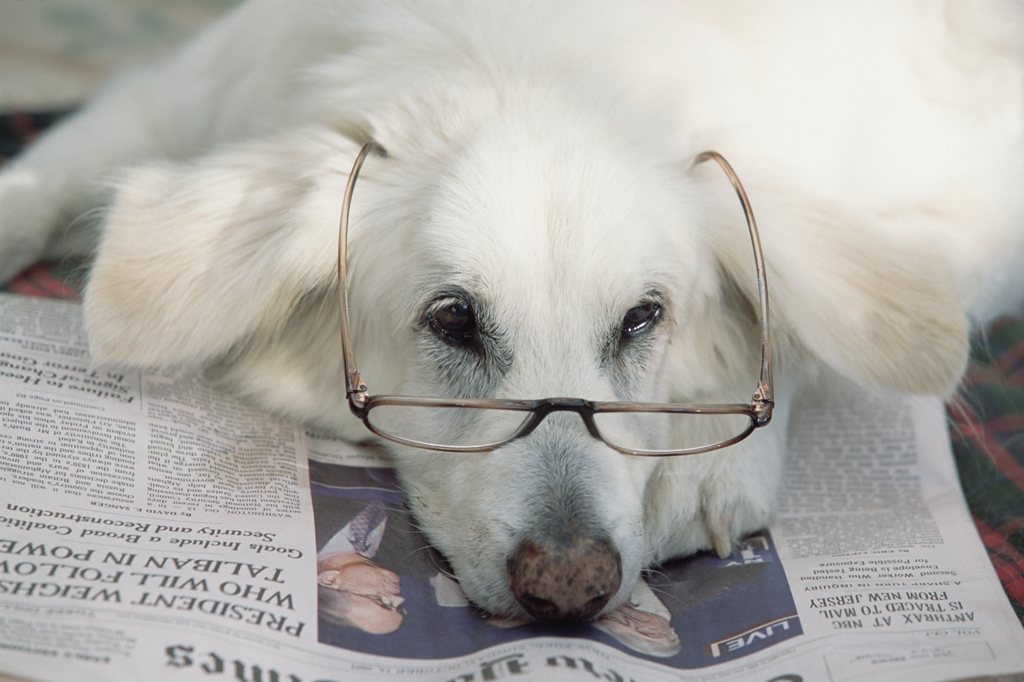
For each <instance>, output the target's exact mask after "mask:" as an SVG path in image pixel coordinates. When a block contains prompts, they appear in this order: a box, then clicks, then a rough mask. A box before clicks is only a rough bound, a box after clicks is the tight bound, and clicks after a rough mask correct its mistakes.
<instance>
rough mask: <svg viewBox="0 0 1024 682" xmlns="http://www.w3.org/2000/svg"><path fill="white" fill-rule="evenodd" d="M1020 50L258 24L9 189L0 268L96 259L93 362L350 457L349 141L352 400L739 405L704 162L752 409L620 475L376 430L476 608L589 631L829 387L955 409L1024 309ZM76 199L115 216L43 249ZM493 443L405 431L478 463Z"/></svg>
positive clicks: (574, 449)
mask: <svg viewBox="0 0 1024 682" xmlns="http://www.w3.org/2000/svg"><path fill="white" fill-rule="evenodd" d="M1021 36H1024V22H1022V19H1021V13H1020V10H1019V8H1018V7H1017V6H1015V5H1003V4H985V5H975V4H970V3H966V2H955V3H949V4H948V5H947V4H941V3H938V2H931V3H894V2H884V1H883V2H878V3H871V2H849V3H820V2H807V3H806V4H803V5H780V4H778V3H768V4H766V3H759V2H750V3H732V2H716V3H694V4H685V3H682V2H664V3H662V2H657V1H651V2H643V3H641V2H632V1H631V2H595V1H594V0H588V1H587V2H579V3H577V2H569V1H567V0H550V1H545V0H537V1H534V2H530V1H523V2H513V1H510V0H509V1H506V0H486V1H483V0H481V1H476V2H475V1H473V0H451V1H446V0H437V1H423V2H414V1H411V0H409V1H397V0H396V1H384V0H367V1H365V2H364V1H362V0H288V1H284V0H252V2H249V3H248V4H245V5H243V6H242V7H240V8H239V9H238V10H236V11H234V12H233V13H231V14H230V15H229V16H227V17H226V18H225V19H224V20H222V21H221V22H219V23H218V24H216V25H215V26H213V27H212V28H211V29H210V30H208V31H207V32H205V33H204V34H202V35H201V36H200V37H199V38H198V39H197V40H196V41H195V42H193V43H191V44H190V45H188V46H187V47H185V48H184V49H183V50H182V51H181V52H180V53H178V54H177V55H175V56H174V57H173V58H171V59H170V60H169V61H167V62H165V63H162V64H158V65H156V66H153V67H151V68H145V69H141V70H138V71H136V72H134V73H130V74H127V75H125V76H123V77H121V78H120V79H119V80H117V81H115V82H114V83H113V84H112V85H110V86H109V88H107V89H106V90H105V91H104V92H102V93H101V94H100V95H99V96H98V97H97V98H96V100H95V101H94V102H93V103H92V104H90V105H89V106H88V107H87V108H86V109H84V110H83V111H82V112H81V113H80V114H78V115H77V116H75V117H73V118H72V119H70V120H68V121H67V122H66V123H64V124H63V125H62V126H60V127H59V128H58V129H56V130H54V131H53V132H52V133H50V134H49V135H47V136H46V137H45V138H44V139H43V140H41V141H40V142H39V143H38V144H37V145H36V146H34V147H33V148H32V149H31V150H30V151H29V152H28V153H27V154H26V155H25V156H24V157H23V158H21V159H20V160H18V161H16V162H14V163H11V164H10V165H9V166H8V167H7V168H6V169H5V170H4V171H3V173H2V174H0V274H3V275H5V276H7V277H10V276H13V275H14V274H16V273H17V272H18V271H19V269H20V268H22V267H23V266H25V265H27V264H29V263H31V262H33V261H35V260H36V259H38V258H40V257H43V256H54V255H60V254H62V253H67V252H69V251H78V250H84V249H86V248H92V247H93V246H95V244H93V245H92V246H90V241H91V240H94V239H95V240H96V242H97V243H98V251H97V256H96V260H95V265H94V269H93V272H92V276H91V281H90V282H89V285H88V288H87V291H86V298H85V314H86V318H87V324H88V328H89V333H90V338H91V341H92V346H93V351H94V353H95V355H96V356H97V357H98V358H101V359H113V360H118V361H122V362H130V363H137V364H139V365H163V364H168V363H194V364H196V365H200V366H203V367H204V368H206V370H207V371H208V373H209V375H210V376H213V377H215V378H217V379H218V380H219V381H220V382H222V383H223V384H224V385H225V386H228V387H230V388H231V389H232V390H234V391H236V392H238V393H239V394H242V395H244V396H246V397H248V398H249V399H251V400H253V401H256V402H258V403H260V404H262V405H264V406H266V407H268V408H270V409H272V410H274V411H276V412H279V413H283V414H285V415H290V416H291V417H294V418H296V419H301V420H304V421H306V422H309V423H311V424H315V425H317V426H319V427H322V428H326V429H330V430H332V431H334V432H336V433H339V434H342V435H343V436H344V437H346V438H350V439H352V440H364V439H366V438H367V437H369V435H370V434H369V432H368V431H367V430H366V428H365V427H364V425H363V424H361V423H360V422H359V420H357V419H356V418H354V417H353V416H352V414H350V411H349V407H348V405H347V404H346V403H347V399H346V383H345V377H344V369H343V363H342V353H341V349H340V344H339V339H338V328H339V314H338V312H337V304H336V300H337V299H336V296H337V280H336V276H337V270H336V267H337V264H336V254H335V249H336V245H337V239H338V216H339V211H340V208H341V203H342V202H341V197H342V193H343V189H344V187H345V183H346V180H347V178H348V176H349V172H350V169H351V167H352V164H353V159H354V158H355V156H356V154H357V152H358V151H359V149H360V148H361V146H362V145H363V144H364V143H365V142H367V141H368V140H371V139H372V140H375V141H376V142H378V143H379V144H380V145H382V146H383V148H384V149H386V152H387V153H386V156H385V155H379V154H378V155H372V156H370V157H369V158H368V159H367V161H366V164H365V166H364V167H363V171H362V175H361V177H360V180H359V182H358V185H357V186H356V187H355V192H354V198H353V201H352V218H351V229H350V236H351V239H350V242H349V256H348V268H349V283H350V300H349V305H350V319H351V324H352V336H353V339H354V357H355V360H356V361H357V362H358V367H359V370H360V371H361V372H362V377H363V378H364V379H365V380H366V382H367V383H368V384H369V386H370V392H371V393H372V394H376V395H381V394H391V395H404V396H424V397H435V398H474V399H478V398H500V399H523V400H525V399H541V398H548V397H559V396H568V397H571V398H580V399H587V400H593V401H641V402H660V403H705V404H708V403H747V402H749V400H750V395H751V391H752V390H754V388H755V386H756V385H757V376H758V369H759V367H760V365H759V362H760V352H761V343H760V341H761V334H760V333H759V312H758V311H759V306H758V296H759V285H758V281H757V275H756V271H755V266H754V256H753V251H752V249H751V239H750V235H749V233H748V232H747V228H746V225H745V224H744V214H743V212H742V210H741V208H740V203H739V202H738V201H737V200H736V196H735V194H733V191H732V188H731V187H730V185H729V182H728V180H727V179H726V178H725V176H723V175H722V174H721V172H720V171H719V170H718V169H716V168H713V167H712V166H713V164H702V165H700V166H695V165H694V159H695V157H696V155H697V154H698V153H699V152H701V151H703V150H705V149H713V150H716V151H718V152H721V153H722V154H723V155H724V156H725V157H726V158H727V159H728V160H729V161H731V162H732V165H733V166H734V167H735V169H736V171H737V173H738V175H739V177H740V179H741V180H742V182H743V183H744V185H745V186H746V189H747V192H748V193H749V196H750V201H751V203H752V206H753V209H754V213H755V214H756V216H757V219H758V222H759V224H760V231H761V240H762V243H763V247H764V254H765V260H766V261H767V265H768V277H767V281H768V284H769V286H768V290H769V291H770V303H771V312H772V314H773V318H772V325H773V327H772V333H773V337H774V344H775V346H774V350H775V359H776V361H777V365H778V371H777V378H778V384H779V387H778V389H777V392H776V403H777V407H776V423H774V424H773V425H772V426H771V427H769V428H767V429H758V430H757V431H756V432H755V433H754V434H753V435H752V436H750V437H749V438H747V439H746V440H743V441H742V442H740V443H738V444H736V445H732V446H730V447H726V448H724V449H719V450H715V451H712V452H707V453H703V454H696V455H690V456H677V457H637V456H629V455H627V454H622V453H621V452H619V451H617V450H615V449H613V448H612V447H610V446H609V445H606V444H605V442H604V441H603V440H602V439H600V438H598V437H596V436H595V435H594V434H593V433H591V432H588V428H587V426H586V425H585V422H584V420H583V419H582V418H581V416H582V415H578V414H573V413H571V412H565V411H560V412H554V413H552V414H550V415H548V416H547V417H546V418H545V419H544V421H543V422H541V423H540V424H539V425H538V426H537V428H536V429H535V430H534V431H533V432H531V433H530V434H529V435H525V436H523V437H521V438H518V439H515V440H512V441H511V442H509V443H507V444H503V445H501V446H500V447H496V448H494V449H492V450H489V451H485V452H477V453H467V452H444V451H436V450H435V451H432V450H425V449H422V448H417V447H408V446H403V445H400V444H395V443H390V446H391V451H392V452H393V455H394V458H395V462H396V466H397V468H398V471H399V474H400V476H401V479H402V481H403V483H404V485H405V487H406V490H407V492H408V499H409V504H410V506H411V508H412V511H413V512H414V514H415V516H416V518H417V520H418V522H419V523H420V525H421V526H422V528H423V530H424V531H425V533H426V534H427V536H428V537H429V538H430V540H431V541H432V542H433V543H434V544H435V545H436V546H437V547H438V548H439V549H440V550H441V551H442V552H444V554H445V555H447V557H448V559H449V560H450V562H451V565H452V567H453V568H454V570H455V573H456V574H457V577H458V579H459V581H460V583H461V585H462V587H463V588H464V590H465V592H466V593H467V595H468V596H469V598H470V599H471V600H472V601H474V602H475V603H476V604H478V605H479V606H481V607H483V608H485V609H487V610H489V611H492V612H494V613H498V614H505V615H512V616H521V615H523V614H524V612H527V613H530V614H532V615H534V616H536V617H539V618H559V617H592V616H595V615H597V614H598V613H600V612H602V611H608V610H611V609H613V608H615V607H617V606H618V605H619V604H621V603H623V601H624V600H625V599H626V598H627V597H628V595H629V594H630V592H631V590H632V588H633V586H634V584H635V582H636V581H637V579H638V576H639V574H640V571H641V570H642V569H643V568H644V567H645V566H649V565H652V564H654V563H656V562H658V561H661V560H664V559H667V558H670V557H673V556H676V555H682V554H686V553H691V552H695V551H698V550H703V549H708V548H714V549H716V550H717V551H718V552H719V553H721V554H723V555H724V554H727V553H728V552H729V551H730V548H731V546H732V544H733V543H734V542H735V541H736V540H737V538H739V537H740V536H742V535H743V534H744V533H747V532H749V531H752V530H755V529H757V528H759V527H761V526H762V525H763V524H765V523H766V521H767V520H768V519H769V517H770V514H771V510H772V501H773V497H774V492H775V490H776V485H777V482H778V479H779V475H780V473H779V472H780V468H781V460H782V452H783V446H784V442H783V436H784V432H785V422H784V421H783V420H784V418H785V414H786V411H787V406H788V404H789V398H790V396H792V394H793V392H794V391H795V390H796V387H797V386H798V385H799V383H798V382H800V381H805V380H808V378H810V379H812V380H813V378H814V372H815V370H816V368H822V367H825V368H829V372H836V373H838V374H840V375H842V376H845V377H847V378H848V379H850V380H853V381H855V382H858V383H859V384H861V385H864V386H868V387H873V388H880V389H896V390H900V391H909V392H927V393H936V394H941V395H946V394H948V393H950V392H951V391H952V390H953V389H954V387H955V386H956V385H957V382H958V380H959V379H960V376H961V373H962V371H963V368H964V365H965V358H966V351H967V333H968V328H969V326H970V324H971V323H972V322H976V321H979V320H983V319H985V318H987V317H988V316H990V315H992V314H994V313H996V312H998V311H1000V310H1002V309H1003V308H1005V307H1007V306H1008V305H1011V304H1013V303H1015V300H1014V299H1013V297H1012V296H1011V295H1009V294H1007V293H1006V292H1011V293H1012V292H1015V293H1016V294H1019V293H1021V292H1024V267H1021V264H1022V261H1021V256H1022V255H1024V230H1022V229H1021V228H1020V221H1021V219H1022V217H1024V216H1022V213H1024V192H1022V187H1024V168H1022V163H1024V154H1022V151H1024V146H1022V141H1024V137H1022V136H1024V132H1022V131H1024V59H1022V47H1024V39H1022V38H1021ZM111 177H113V178H114V181H113V182H110V181H108V180H109V179H110V178H111ZM100 180H102V181H104V182H102V183H101V182H100ZM100 205H105V206H107V208H106V210H105V211H103V212H102V213H101V214H100V216H101V217H100V218H99V220H98V221H93V222H94V223H96V222H98V223H99V227H101V228H102V229H101V230H93V229H91V227H90V224H89V223H88V222H87V221H83V220H78V221H76V222H74V223H72V229H70V230H65V228H66V226H67V224H68V223H69V221H70V220H71V219H72V218H74V217H75V216H78V215H80V214H82V213H83V212H85V211H87V210H88V209H90V208H92V207H95V206H100ZM94 215H95V214H94ZM445 419H447V422H446V423H437V422H438V421H444V420H445ZM496 420H497V417H496V416H495V413H493V412H490V413H487V415H486V416H484V417H481V418H479V419H468V418H461V417H452V418H450V419H449V418H446V417H444V416H443V415H442V416H440V417H438V416H436V415H435V413H432V412H430V411H429V410H428V409H427V408H422V407H421V408H418V409H417V408H409V409H408V424H407V425H406V426H409V428H411V430H412V432H413V436H412V437H413V438H414V439H415V438H416V437H417V436H416V433H418V432H422V436H421V438H422V439H423V440H430V439H435V438H443V437H448V436H440V435H438V434H441V433H442V432H444V433H448V434H456V435H455V436H453V438H454V439H455V440H457V442H459V443H473V442H478V443H487V442H489V440H488V439H493V438H495V437H496V436H495V435H494V433H493V431H494V429H495V428H497V427H496V426H495V422H496ZM713 420H714V417H713V416H710V415H707V421H708V422H710V421H713ZM780 422H781V423H780ZM695 423H697V424H698V425H697V426H696V427H694V429H695V431H696V432H697V433H698V434H703V433H704V430H705V429H704V428H703V427H702V424H704V422H703V421H701V417H697V418H695ZM401 428H405V427H404V426H403V427H401ZM708 428H709V429H713V427H708ZM506 435H507V434H506ZM687 435H688V434H684V433H682V432H677V433H675V434H668V433H648V432H644V431H642V430H638V429H637V428H636V427H635V426H634V425H632V422H629V419H626V420H625V421H624V423H623V424H621V425H619V426H613V427H610V428H609V430H608V431H607V432H602V436H603V437H607V438H609V440H612V439H617V438H630V437H641V438H646V439H648V440H647V442H649V443H650V444H651V445H650V447H654V448H655V449H657V448H658V447H659V446H658V445H657V443H663V442H670V443H672V442H676V441H674V440H672V438H683V437H685V436H687ZM669 436H672V438H669ZM709 437H710V436H709Z"/></svg>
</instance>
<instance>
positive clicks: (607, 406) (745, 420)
mask: <svg viewBox="0 0 1024 682" xmlns="http://www.w3.org/2000/svg"><path fill="white" fill-rule="evenodd" d="M374 149H377V150H378V151H380V152H382V153H383V152H384V149H383V147H381V146H380V145H379V144H377V143H376V142H372V141H371V142H368V143H366V144H365V145H364V146H363V148H362V149H361V150H360V152H359V155H358V156H357V157H356V160H355V163H354V164H353V166H352V171H351V173H349V177H348V183H347V185H346V187H345V196H344V200H343V202H342V207H341V220H340V224H339V226H338V233H339V234H338V301H339V306H340V308H341V349H342V355H343V358H344V364H345V382H346V394H347V396H348V402H349V407H350V408H351V410H352V413H353V414H354V415H355V416H357V417H358V418H359V419H361V420H362V422H363V424H365V425H366V428H368V429H369V430H370V431H371V432H373V433H375V434H376V435H378V436H380V437H381V438H386V439H387V440H390V441H393V442H395V443H401V444H403V445H409V446H413V447H417V448H423V449H427V450H438V451H445V452H467V453H469V452H487V451H490V450H494V449H496V448H499V447H501V446H503V445H505V444H507V443H510V442H512V441H514V440H516V439H517V438H522V437H523V436H526V435H528V434H529V433H530V432H532V431H533V430H534V429H536V428H537V427H538V426H539V425H540V423H541V422H542V421H544V419H545V418H546V417H547V416H548V415H549V414H551V413H553V412H575V413H576V414H578V415H579V416H580V418H581V419H582V420H583V423H584V425H585V426H586V428H587V431H588V432H589V433H590V435H591V436H592V437H594V438H597V439H598V440H600V441H602V442H604V443H605V444H606V445H608V446H609V447H611V448H613V449H614V450H617V451H618V452H621V453H622V454H624V455H636V456H645V457H663V456H670V455H695V454H698V453H702V452H709V451H711V450H717V449H719V448H724V447H727V446H729V445H733V444H735V443H738V442H740V441H741V440H743V439H744V438H746V437H747V436H749V435H750V434H751V433H753V432H754V430H755V429H758V428H761V427H763V426H766V425H767V424H768V423H769V422H770V421H771V418H772V408H773V407H774V399H773V392H772V356H771V338H770V336H769V331H768V285H767V281H766V274H765V265H764V256H763V255H762V253H761V242H760V238H759V236H758V232H757V223H756V222H755V220H754V213H753V211H752V210H751V208H750V201H749V200H748V199H747V193H746V191H745V190H744V189H743V185H742V184H741V183H740V181H739V178H738V177H737V176H736V173H735V171H733V169H732V166H730V165H729V162H728V161H726V160H725V158H723V157H722V155H721V154H719V153H718V152H714V151H706V152H703V153H702V154H700V155H698V156H697V158H696V160H695V162H694V163H695V164H699V163H703V162H705V161H708V160H713V161H715V162H717V163H718V165H719V166H721V167H722V170H724V171H725V174H726V175H727V176H728V178H729V181H730V182H731V183H732V185H733V188H734V189H735V190H736V194H737V196H738V197H739V199H740V203H741V204H742V205H743V212H744V214H745V215H746V221H747V228H748V229H749V231H750V240H751V243H752V245H753V247H754V263H755V265H756V267H757V289H758V299H759V302H760V307H761V376H760V378H759V380H758V382H757V388H756V390H755V392H754V396H753V398H752V400H751V402H750V403H749V404H741V403H734V404H714V405H697V404H676V403H634V402H596V401H590V400H582V399H579V398H544V399H541V400H501V399H462V400H455V399H446V398H420V397H410V396H388V395H385V396H371V395H368V390H367V387H366V384H365V383H364V382H363V381H362V379H361V378H360V376H359V370H358V369H357V367H356V362H355V356H354V353H353V348H352V338H351V334H350V331H349V315H348V310H349V309H348V272H347V265H346V252H347V246H348V219H349V208H350V206H351V203H352V191H353V189H354V187H355V182H356V178H357V177H358V176H359V170H360V169H361V168H362V165H363V161H365V159H366V157H367V155H368V154H369V153H370V152H371V151H372V150H374ZM466 434H475V435H474V436H467V435H466Z"/></svg>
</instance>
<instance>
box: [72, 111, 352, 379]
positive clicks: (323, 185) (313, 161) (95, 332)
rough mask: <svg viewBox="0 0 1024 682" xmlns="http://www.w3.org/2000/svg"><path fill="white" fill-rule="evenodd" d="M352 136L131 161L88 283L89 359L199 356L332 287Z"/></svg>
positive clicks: (290, 139)
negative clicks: (180, 159)
mask: <svg viewBox="0 0 1024 682" xmlns="http://www.w3.org/2000/svg"><path fill="white" fill-rule="evenodd" d="M358 150H359V145H358V144H357V143H355V142H352V141H350V140H349V139H347V138H345V137H343V136H341V135H339V134H336V133H331V132H328V131H325V130H316V131H300V132H293V133H289V134H285V135H282V136H280V137H278V138H276V139H273V140H271V141H258V140H253V141H248V142H244V143H239V144H237V145H234V146H231V147H228V148H226V149H223V150H220V151H216V152H213V153H211V154H209V155H207V156H205V157H202V158H200V159H198V160H197V161H194V162H189V163H170V162H161V163H153V164H149V165H144V166H141V167H138V168H135V169H133V170H130V171H128V172H127V173H126V174H125V176H124V178H123V179H122V181H121V182H120V183H119V184H118V185H117V187H116V192H115V197H114V201H113V203H112V205H111V207H110V209H109V212H108V213H107V215H106V217H105V220H104V221H103V234H102V237H101V241H100V246H99V250H98V253H97V256H96V260H95V263H94V266H93V268H92V273H91V276H90V280H89V283H88V285H87V288H86V293H85V304H84V308H85V317H86V324H87V328H88V331H89V338H90V343H91V347H92V352H93V354H94V356H95V357H96V358H97V359H100V360H113V361H117V362H126V363H130V364H136V365H166V364H172V363H189V364H201V363H204V362H206V361H209V360H212V359H216V358H218V357H220V356H222V355H224V354H225V353H227V352H229V351H230V350H231V349H232V348H233V347H235V346H236V344H238V343H240V342H242V341H244V340H245V339H246V338H247V337H250V336H252V335H256V334H266V333H270V334H273V333H275V331H276V329H275V326H279V325H283V324H285V323H286V322H287V321H288V319H289V315H290V314H291V313H292V312H293V311H294V310H295V309H296V306H297V304H298V303H299V302H300V301H302V300H303V299H308V297H309V296H310V295H311V294H315V293H316V292H323V293H326V292H327V291H330V290H333V288H334V286H335V278H336V264H337V260H336V259H337V252H336V250H335V249H334V248H332V247H333V245H335V244H337V234H338V212H339V209H340V205H341V197H342V192H343V189H344V186H345V180H346V178H347V177H348V171H349V169H350V167H351V163H352V160H353V159H354V158H355V155H356V153H357V152H358Z"/></svg>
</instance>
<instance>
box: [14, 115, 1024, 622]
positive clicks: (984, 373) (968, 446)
mask: <svg viewBox="0 0 1024 682" xmlns="http://www.w3.org/2000/svg"><path fill="white" fill-rule="evenodd" d="M61 115H62V112H56V113H14V114H8V115H0V164H2V163H3V161H4V160H5V159H7V158H10V157H11V156H14V155H15V154H16V153H18V151H19V150H21V149H22V148H23V147H24V146H26V145H27V144H30V143H31V142H32V140H34V139H35V138H36V136H37V135H38V134H39V133H40V132H41V131H42V130H43V129H44V128H45V127H46V126H48V125H50V124H51V123H52V122H54V121H55V120H56V119H58V118H59V117H60V116H61ZM82 281H83V271H82V267H81V265H80V264H77V263H63V264H58V265H36V266H34V267H32V268H30V269H29V270H27V271H26V272H25V273H24V274H22V275H21V276H19V277H18V278H17V279H15V280H13V281H12V282H10V283H8V284H7V285H6V286H4V287H3V290H5V291H13V292H17V293H21V294H25V295H28V296H44V297H50V298H66V299H71V300H77V299H78V292H79V291H80V289H81V283H82ZM948 413H949V428H950V434H951V436H952V441H953V453H954V455H955V457H956V464H957V468H958V470H959V472H960V481H961V484H962V485H963V489H964V495H965V496H966V498H967V504H968V506H969V507H970V510H971V514H972V515H973V517H974V524H975V526H976V527H977V529H978V533H979V534H980V536H981V539H982V541H983V542H984V543H985V547H986V548H987V549H988V555H989V558H990V559H991V560H992V565H993V566H994V567H995V569H996V573H997V574H998V576H999V579H1000V580H1001V581H1002V584H1003V587H1004V589H1005V590H1006V594H1007V595H1008V596H1009V598H1010V602H1011V604H1012V605H1013V608H1014V611H1015V612H1016V613H1017V617H1018V618H1020V619H1021V623H1022V624H1024V319H1020V318H1016V317H1013V318H1003V319H1000V320H998V321H996V322H995V323H993V324H992V325H991V326H990V327H989V329H987V330H986V331H985V333H984V334H980V335H978V336H977V337H976V338H975V339H974V343H973V346H972V353H971V363H970V368H969V370H968V372H967V376H966V378H965V379H964V382H963V386H962V387H961V390H960V392H959V393H958V395H957V396H956V398H955V399H954V400H952V401H951V402H950V404H949V405H948Z"/></svg>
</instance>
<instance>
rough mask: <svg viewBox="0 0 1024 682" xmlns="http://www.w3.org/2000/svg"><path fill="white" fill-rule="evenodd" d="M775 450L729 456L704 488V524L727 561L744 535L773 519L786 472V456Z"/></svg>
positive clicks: (710, 474)
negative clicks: (782, 474) (783, 471)
mask: <svg viewBox="0 0 1024 682" xmlns="http://www.w3.org/2000/svg"><path fill="white" fill-rule="evenodd" d="M738 450H739V448H738ZM773 450H774V448H769V449H768V450H761V451H748V452H745V453H742V452H739V451H737V452H735V453H729V456H726V457H722V459H721V460H719V461H718V462H716V465H717V466H715V467H713V468H712V470H711V471H710V472H709V475H708V476H707V478H705V479H704V482H703V484H702V485H701V515H702V518H703V522H704V525H705V527H706V529H707V533H708V536H709V537H710V544H711V546H712V547H713V548H714V550H715V552H716V553H717V554H718V556H719V557H721V558H723V559H724V558H726V557H728V556H729V555H731V554H732V552H733V549H734V548H735V547H736V546H737V545H738V543H739V540H740V539H741V538H742V537H743V536H745V535H747V534H748V533H752V532H754V531H756V530H760V529H761V528H764V527H766V526H767V525H768V523H769V522H770V521H771V519H772V514H773V510H774V507H775V497H776V494H777V492H778V486H779V478H780V476H781V470H782V457H781V456H780V453H779V452H776V451H773Z"/></svg>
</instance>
